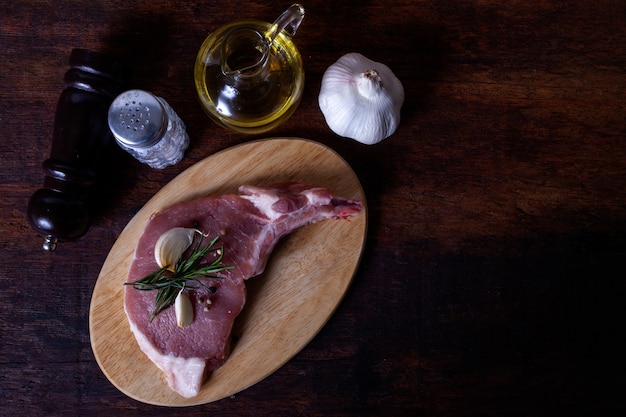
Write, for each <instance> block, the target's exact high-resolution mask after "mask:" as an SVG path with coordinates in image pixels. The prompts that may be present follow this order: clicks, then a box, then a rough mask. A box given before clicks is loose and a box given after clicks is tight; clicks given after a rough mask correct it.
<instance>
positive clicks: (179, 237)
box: [154, 227, 201, 271]
mask: <svg viewBox="0 0 626 417" xmlns="http://www.w3.org/2000/svg"><path fill="white" fill-rule="evenodd" d="M196 233H201V232H200V231H199V230H197V229H189V228H186V227H174V228H172V229H169V230H168V231H167V232H165V233H163V234H162V235H161V236H159V239H158V240H157V241H156V244H155V245H154V259H155V260H156V263H157V264H158V265H159V268H163V267H167V268H168V269H169V270H171V271H173V270H174V267H175V266H176V262H178V260H179V259H180V257H181V255H182V254H183V253H184V252H185V251H186V250H187V249H188V248H189V246H191V244H192V243H193V239H194V236H195V234H196Z"/></svg>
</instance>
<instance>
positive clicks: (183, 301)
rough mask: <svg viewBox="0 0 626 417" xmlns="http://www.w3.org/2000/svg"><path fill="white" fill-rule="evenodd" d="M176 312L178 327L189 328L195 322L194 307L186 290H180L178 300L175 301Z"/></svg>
mask: <svg viewBox="0 0 626 417" xmlns="http://www.w3.org/2000/svg"><path fill="white" fill-rule="evenodd" d="M174 311H175V312H176V324H177V325H178V327H180V328H184V327H187V326H189V325H190V324H191V322H192V321H193V306H192V305H191V300H190V299H189V296H188V295H187V293H186V292H185V289H184V288H183V289H181V290H180V292H179V293H178V295H177V296H176V300H174Z"/></svg>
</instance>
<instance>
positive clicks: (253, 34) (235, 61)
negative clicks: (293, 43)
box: [221, 4, 304, 78]
mask: <svg viewBox="0 0 626 417" xmlns="http://www.w3.org/2000/svg"><path fill="white" fill-rule="evenodd" d="M303 19H304V7H302V6H301V5H300V4H293V5H291V6H290V7H289V8H288V9H287V10H285V11H284V12H283V13H282V14H281V15H280V16H279V17H278V19H276V21H274V23H272V24H271V25H270V27H269V28H268V29H267V31H266V32H265V33H259V32H257V31H256V30H254V29H251V28H248V27H239V28H235V29H233V30H231V31H230V32H229V33H227V34H226V36H225V39H224V42H223V44H222V52H221V55H222V60H221V61H222V73H223V74H224V75H226V76H227V77H235V78H236V77H239V76H244V77H251V76H258V75H259V74H260V73H261V72H262V71H263V69H264V68H265V66H266V65H267V62H268V59H269V56H270V54H271V51H272V45H273V44H274V41H275V39H276V36H277V35H278V34H279V33H281V32H282V31H283V30H284V31H285V32H286V33H287V34H289V36H291V37H293V36H295V34H296V31H297V30H298V27H300V24H301V23H302V20H303Z"/></svg>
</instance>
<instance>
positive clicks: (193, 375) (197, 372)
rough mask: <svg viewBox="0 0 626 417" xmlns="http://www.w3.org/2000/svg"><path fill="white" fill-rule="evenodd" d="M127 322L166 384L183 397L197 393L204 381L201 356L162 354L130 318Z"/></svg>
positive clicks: (204, 362) (204, 363) (204, 364)
mask: <svg viewBox="0 0 626 417" xmlns="http://www.w3.org/2000/svg"><path fill="white" fill-rule="evenodd" d="M129 322H130V330H131V331H132V332H133V334H134V335H135V338H136V339H137V344H139V347H140V348H141V350H142V351H143V353H145V354H146V356H147V357H148V358H149V359H150V360H151V361H152V362H153V363H154V364H155V365H156V366H157V367H158V368H159V369H160V370H161V371H163V372H164V373H165V375H166V376H167V384H168V386H169V387H170V388H171V389H172V390H173V391H176V392H177V393H179V394H180V395H181V396H183V397H185V398H191V397H195V396H196V395H198V393H199V392H200V388H201V387H202V383H203V382H204V381H203V379H204V368H205V367H206V361H205V360H204V359H202V358H182V357H177V356H174V355H171V354H169V355H164V354H162V353H161V352H160V351H159V350H158V349H157V348H156V346H154V345H153V344H152V343H151V342H150V339H148V338H147V337H146V336H145V335H144V334H143V333H142V332H141V331H140V330H139V328H138V327H137V326H136V325H135V323H134V322H133V321H132V320H129Z"/></svg>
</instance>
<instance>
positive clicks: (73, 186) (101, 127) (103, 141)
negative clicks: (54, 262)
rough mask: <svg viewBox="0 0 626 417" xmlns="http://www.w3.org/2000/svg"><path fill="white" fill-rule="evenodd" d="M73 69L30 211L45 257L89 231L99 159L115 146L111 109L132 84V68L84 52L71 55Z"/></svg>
mask: <svg viewBox="0 0 626 417" xmlns="http://www.w3.org/2000/svg"><path fill="white" fill-rule="evenodd" d="M69 66H70V69H69V70H68V71H67V72H66V73H65V77H64V83H65V89H64V90H63V91H62V93H61V96H60V97H59V101H58V103H57V107H56V112H55V118H54V131H53V138H52V148H51V152H50V158H48V159H47V160H45V161H44V163H43V170H44V175H45V178H44V184H43V188H41V189H39V190H37V191H36V192H35V193H34V194H33V196H32V197H31V199H30V201H29V203H28V210H27V211H28V213H27V216H28V220H29V222H30V225H31V227H32V228H33V230H35V231H36V232H37V233H38V234H40V235H43V236H44V237H45V242H44V244H43V249H44V250H47V251H53V250H54V249H55V248H56V245H57V241H71V240H76V239H78V238H80V237H81V236H83V235H84V234H85V233H86V232H87V230H88V229H89V223H90V216H89V204H88V199H89V194H90V191H91V189H92V187H93V185H94V184H95V182H96V177H97V174H96V171H97V166H98V164H99V157H100V156H101V155H102V153H103V151H104V149H105V147H106V145H107V144H108V143H109V142H110V141H111V140H112V134H111V132H110V130H109V128H108V122H107V115H108V109H109V106H110V105H111V102H112V101H113V99H114V98H115V97H116V96H117V95H118V94H119V93H120V92H121V91H123V90H124V89H125V88H126V84H127V83H128V82H129V80H130V70H129V69H128V68H126V67H125V66H123V65H121V64H119V63H118V62H117V61H115V60H113V59H111V58H109V57H107V56H106V55H103V54H100V53H98V52H94V51H90V50H86V49H73V50H72V53H71V55H70V60H69Z"/></svg>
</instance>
